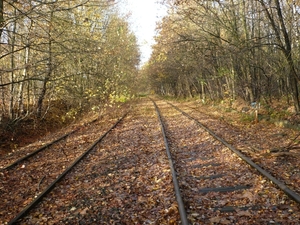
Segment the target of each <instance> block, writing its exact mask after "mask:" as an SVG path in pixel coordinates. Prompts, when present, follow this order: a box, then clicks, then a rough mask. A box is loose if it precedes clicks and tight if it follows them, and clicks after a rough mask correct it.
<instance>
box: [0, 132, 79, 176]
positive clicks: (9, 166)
mask: <svg viewBox="0 0 300 225" xmlns="http://www.w3.org/2000/svg"><path fill="white" fill-rule="evenodd" d="M77 130H78V129H76V130H73V131H71V132H69V133H67V134H65V135H63V136H61V137H59V138H57V139H56V140H54V141H52V142H50V143H48V144H45V145H44V146H42V147H40V148H38V149H37V150H35V151H33V152H31V153H29V154H28V155H26V156H24V157H22V158H20V159H18V160H16V161H15V162H13V163H12V164H10V165H8V166H6V167H4V168H2V169H1V170H7V169H11V168H13V167H15V166H16V165H18V164H19V163H20V162H22V161H24V160H26V159H28V158H30V157H32V156H34V155H36V154H37V153H39V152H41V151H43V150H45V149H46V148H48V147H50V146H51V145H53V144H55V143H57V142H59V141H61V140H63V139H64V138H66V137H68V136H69V135H71V134H73V133H75V132H76V131H77Z"/></svg>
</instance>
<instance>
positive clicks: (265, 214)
mask: <svg viewBox="0 0 300 225" xmlns="http://www.w3.org/2000/svg"><path fill="white" fill-rule="evenodd" d="M159 106H160V108H161V112H162V114H163V116H164V120H165V121H166V124H167V125H166V127H167V131H168V138H169V139H170V142H171V148H170V150H171V152H172V154H173V155H174V156H173V157H174V159H175V167H176V170H177V173H178V176H179V183H180V187H181V190H182V195H183V199H184V201H185V204H186V210H187V214H188V218H189V221H191V222H192V224H299V221H300V215H299V212H300V208H299V206H298V205H297V204H296V203H294V202H293V201H292V200H290V199H289V198H288V197H287V196H286V195H285V194H284V193H283V192H282V191H279V190H278V189H277V188H276V187H275V186H274V185H273V184H271V183H270V182H268V181H267V180H266V179H265V178H263V177H262V176H261V175H260V174H258V173H257V172H256V171H254V170H253V169H252V168H251V167H250V166H248V165H247V164H246V163H244V162H243V161H241V160H240V159H239V158H238V157H237V156H235V155H234V154H232V152H231V151H230V150H229V149H227V148H226V147H224V146H222V144H221V143H219V142H218V141H216V140H215V139H214V138H213V137H212V136H210V135H208V134H207V132H204V131H203V130H202V129H201V128H200V127H199V126H197V125H196V123H195V122H193V121H192V120H189V119H188V118H186V117H185V116H183V115H182V114H181V113H180V112H178V111H176V110H175V109H174V108H172V107H170V106H169V105H167V104H164V103H161V104H159ZM199 117H200V116H199ZM206 120H207V121H209V119H208V118H207V117H206ZM207 121H206V122H207ZM207 123H210V125H212V122H207ZM217 126H219V125H218V124H217V123H215V124H214V128H217ZM228 129H229V128H227V130H226V131H225V130H222V131H223V134H224V132H229V133H230V130H228ZM228 187H237V189H239V188H241V189H240V190H236V191H227V192H216V191H214V190H216V189H212V188H219V189H218V190H220V188H228ZM221 190H222V189H221ZM223 211H229V212H223Z"/></svg>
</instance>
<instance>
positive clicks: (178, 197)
mask: <svg viewBox="0 0 300 225" xmlns="http://www.w3.org/2000/svg"><path fill="white" fill-rule="evenodd" d="M151 101H152V102H153V104H154V106H155V110H156V113H157V117H158V119H159V123H160V127H161V132H162V134H163V138H164V143H165V147H166V151H167V155H168V160H169V164H170V169H171V173H172V179H173V185H174V189H175V196H176V200H177V204H178V210H179V214H180V219H181V223H182V224H183V225H188V224H189V223H188V219H187V215H186V211H185V208H184V203H183V200H182V197H181V193H180V189H179V184H178V180H177V176H176V171H175V169H174V165H173V160H172V156H171V153H170V149H169V144H168V140H167V136H166V132H165V128H164V124H163V121H162V119H161V114H160V111H159V109H158V106H157V105H156V103H155V102H154V101H153V100H152V99H151Z"/></svg>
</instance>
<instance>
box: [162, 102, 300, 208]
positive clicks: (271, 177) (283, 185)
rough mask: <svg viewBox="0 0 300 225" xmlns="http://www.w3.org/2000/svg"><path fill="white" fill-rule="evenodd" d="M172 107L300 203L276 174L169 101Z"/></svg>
mask: <svg viewBox="0 0 300 225" xmlns="http://www.w3.org/2000/svg"><path fill="white" fill-rule="evenodd" d="M168 104H169V105H171V106H172V107H174V108H175V109H176V110H178V111H179V112H181V113H182V114H183V115H184V116H186V117H188V118H189V119H191V120H193V121H195V122H196V123H197V124H198V125H199V126H200V127H201V128H203V129H204V130H206V131H207V132H208V133H209V134H210V135H211V136H213V137H214V138H215V139H217V140H218V141H220V142H221V143H223V144H224V145H225V146H226V147H228V148H229V149H230V150H231V151H232V152H234V153H235V154H236V155H238V156H239V157H240V158H241V159H242V160H244V161H245V162H246V163H248V164H249V165H250V166H252V167H253V168H254V169H256V170H257V171H258V172H260V173H261V174H262V175H263V176H264V177H266V178H268V179H269V180H270V181H271V182H273V183H274V184H276V185H277V186H278V187H279V189H281V190H282V191H283V192H284V193H285V194H287V195H288V196H289V197H290V198H291V199H293V200H294V201H295V202H297V203H298V204H300V195H299V194H298V193H296V192H295V191H293V190H291V189H290V188H288V187H287V186H286V185H285V184H284V183H282V182H281V181H279V180H278V179H276V178H275V177H274V176H272V175H271V174H270V173H269V172H267V171H266V170H264V169H263V168H261V167H260V166H259V165H257V164H256V163H254V162H253V161H252V160H251V159H250V158H249V157H247V156H245V155H244V154H242V153H241V152H240V151H239V150H237V149H236V148H234V147H233V146H232V145H230V144H229V143H228V142H226V141H225V140H224V139H222V138H220V137H219V136H217V135H216V134H215V133H214V132H213V131H211V130H210V129H209V128H207V127H206V126H204V125H203V124H202V123H200V122H199V121H198V120H197V119H195V118H193V117H192V116H190V115H189V114H187V113H186V112H184V111H183V110H181V109H179V108H178V107H177V106H175V105H173V104H172V103H169V102H168Z"/></svg>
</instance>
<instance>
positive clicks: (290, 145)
mask: <svg viewBox="0 0 300 225" xmlns="http://www.w3.org/2000/svg"><path fill="white" fill-rule="evenodd" d="M299 136H300V133H299V134H298V135H297V136H296V137H295V138H294V139H293V140H292V141H291V142H290V143H289V144H288V145H287V146H286V147H285V149H287V150H288V151H289V149H290V148H291V147H292V144H293V142H294V141H295V140H296V139H297V138H298V137H299Z"/></svg>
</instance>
